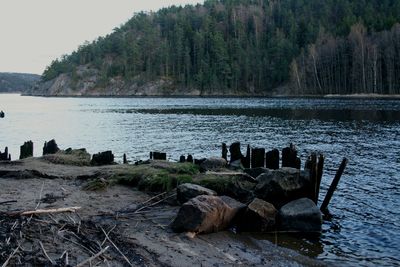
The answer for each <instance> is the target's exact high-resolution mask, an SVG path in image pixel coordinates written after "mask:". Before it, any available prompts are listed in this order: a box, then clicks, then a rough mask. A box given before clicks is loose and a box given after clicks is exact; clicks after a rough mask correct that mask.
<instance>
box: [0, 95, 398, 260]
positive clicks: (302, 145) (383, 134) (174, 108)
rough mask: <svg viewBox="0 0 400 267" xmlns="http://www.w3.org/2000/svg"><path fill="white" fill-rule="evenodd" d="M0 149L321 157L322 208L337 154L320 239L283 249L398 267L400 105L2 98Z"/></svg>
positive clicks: (132, 156)
mask: <svg viewBox="0 0 400 267" xmlns="http://www.w3.org/2000/svg"><path fill="white" fill-rule="evenodd" d="M0 109H1V110H4V111H5V113H6V117H5V118H4V119H0V149H1V150H2V151H3V149H4V147H5V146H8V147H9V150H10V152H11V154H12V157H13V158H14V159H16V158H17V157H18V156H19V146H20V145H21V144H23V142H24V141H27V140H32V141H33V142H34V144H35V152H34V154H35V155H36V156H39V155H40V154H41V149H42V147H43V143H44V142H45V141H46V140H50V139H53V138H55V139H56V141H57V143H58V145H59V146H60V147H61V148H63V149H65V148H68V147H72V148H81V147H85V148H87V150H88V151H89V152H90V153H97V152H100V151H104V150H112V151H113V152H114V154H115V155H116V157H117V160H118V161H121V160H122V155H123V153H127V155H128V159H129V160H132V161H133V160H138V159H147V158H148V154H149V152H150V151H154V150H160V151H165V152H167V153H168V157H169V159H171V160H177V159H178V158H179V156H180V155H181V154H188V153H190V154H193V155H194V156H195V157H197V158H202V157H210V156H219V155H220V145H221V143H222V142H226V143H228V144H229V143H231V142H233V141H240V142H241V143H242V145H243V150H244V151H245V146H246V145H247V144H251V145H253V146H259V147H265V148H266V149H273V148H278V149H280V150H281V149H282V148H283V147H285V146H287V145H288V144H289V143H291V142H293V143H295V144H296V145H297V147H298V149H299V151H300V154H301V159H302V162H303V163H304V161H305V158H306V156H307V155H308V154H309V153H310V152H312V151H319V152H322V153H324V154H325V155H326V160H325V161H326V163H325V164H326V170H325V172H324V176H323V180H322V189H321V195H320V201H321V200H322V198H323V196H325V193H326V190H327V188H328V186H329V184H330V182H331V180H332V178H333V177H334V175H335V172H336V170H337V168H338V166H339V164H340V162H341V160H342V158H343V157H347V158H348V159H349V164H348V166H347V169H346V171H345V173H344V175H343V177H342V180H341V181H340V184H339V187H338V190H337V191H336V192H335V195H334V197H333V199H332V201H331V205H330V211H331V213H332V214H333V215H334V217H333V219H332V220H331V221H326V222H324V225H323V233H322V235H321V237H320V238H319V239H317V240H309V239H303V238H296V237H293V236H291V237H286V236H278V237H277V239H275V237H274V240H276V241H277V242H278V243H279V244H281V245H284V246H287V247H292V248H295V249H297V250H299V251H300V252H301V253H303V254H307V255H310V256H312V257H316V258H319V259H323V260H324V261H327V262H332V263H336V264H339V265H380V266H393V265H399V264H400V255H399V252H400V209H399V206H400V100H371V99H364V100H361V99H296V98H285V99H268V98H244V99H241V98H40V97H22V96H19V95H8V94H0Z"/></svg>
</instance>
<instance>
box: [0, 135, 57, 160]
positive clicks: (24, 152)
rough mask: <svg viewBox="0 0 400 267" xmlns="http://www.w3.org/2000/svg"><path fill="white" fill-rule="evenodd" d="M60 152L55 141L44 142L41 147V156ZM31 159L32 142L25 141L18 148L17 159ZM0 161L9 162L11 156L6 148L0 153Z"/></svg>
mask: <svg viewBox="0 0 400 267" xmlns="http://www.w3.org/2000/svg"><path fill="white" fill-rule="evenodd" d="M58 150H60V149H59V148H58V146H57V144H56V141H55V140H54V139H53V140H50V141H49V142H45V143H44V146H43V155H47V154H54V153H56V152H57V151H58ZM29 157H33V142H32V141H27V142H25V143H24V144H23V145H22V146H21V147H20V156H19V159H26V158H29ZM0 160H5V161H11V154H9V153H8V147H6V148H5V149H4V153H1V152H0Z"/></svg>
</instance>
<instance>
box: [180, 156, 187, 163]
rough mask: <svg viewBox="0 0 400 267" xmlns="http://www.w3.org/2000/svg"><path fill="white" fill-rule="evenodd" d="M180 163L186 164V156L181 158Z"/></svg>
mask: <svg viewBox="0 0 400 267" xmlns="http://www.w3.org/2000/svg"><path fill="white" fill-rule="evenodd" d="M179 162H180V163H184V162H186V158H185V156H184V155H181V156H180V157H179Z"/></svg>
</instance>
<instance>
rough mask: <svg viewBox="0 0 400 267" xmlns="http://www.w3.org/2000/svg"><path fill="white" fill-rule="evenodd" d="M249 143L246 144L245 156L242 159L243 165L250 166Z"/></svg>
mask: <svg viewBox="0 0 400 267" xmlns="http://www.w3.org/2000/svg"><path fill="white" fill-rule="evenodd" d="M250 162H251V159H250V145H247V150H246V156H245V157H244V158H243V159H242V164H243V167H245V168H250Z"/></svg>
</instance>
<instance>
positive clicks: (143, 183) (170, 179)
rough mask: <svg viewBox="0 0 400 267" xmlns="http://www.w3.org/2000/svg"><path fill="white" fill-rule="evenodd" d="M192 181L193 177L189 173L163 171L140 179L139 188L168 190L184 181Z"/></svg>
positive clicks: (159, 190)
mask: <svg viewBox="0 0 400 267" xmlns="http://www.w3.org/2000/svg"><path fill="white" fill-rule="evenodd" d="M191 181H192V177H191V176H190V175H187V174H170V173H167V172H161V173H158V174H156V175H153V176H149V177H146V178H145V179H142V180H140V182H139V184H138V189H139V190H144V191H150V192H164V191H166V192H168V191H171V190H172V189H174V188H176V187H177V186H178V185H180V184H182V183H190V182H191Z"/></svg>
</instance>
